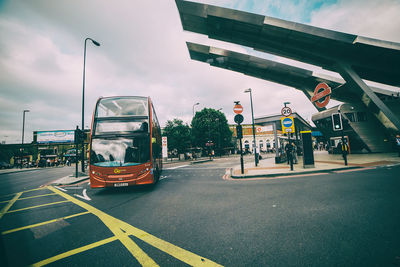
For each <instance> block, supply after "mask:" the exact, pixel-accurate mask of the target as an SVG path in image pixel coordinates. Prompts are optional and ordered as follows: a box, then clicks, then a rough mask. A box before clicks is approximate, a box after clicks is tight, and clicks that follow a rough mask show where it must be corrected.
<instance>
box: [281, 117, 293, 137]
mask: <svg viewBox="0 0 400 267" xmlns="http://www.w3.org/2000/svg"><path fill="white" fill-rule="evenodd" d="M281 124H282V131H283V132H284V133H293V132H294V120H293V117H282V118H281Z"/></svg>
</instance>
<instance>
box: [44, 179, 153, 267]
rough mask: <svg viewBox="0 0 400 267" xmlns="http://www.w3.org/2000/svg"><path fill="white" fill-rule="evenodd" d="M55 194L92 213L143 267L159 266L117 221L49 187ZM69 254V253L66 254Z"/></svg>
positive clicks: (71, 253) (71, 252)
mask: <svg viewBox="0 0 400 267" xmlns="http://www.w3.org/2000/svg"><path fill="white" fill-rule="evenodd" d="M48 188H49V189H50V190H51V191H53V192H54V193H57V194H59V195H60V196H62V197H64V198H65V199H67V200H69V201H71V202H73V203H74V204H76V205H78V206H80V207H82V208H84V209H86V210H87V211H89V212H90V213H92V214H94V215H95V216H97V217H98V218H99V219H100V220H101V221H102V222H103V223H104V224H105V225H106V226H107V227H108V228H109V229H110V230H111V232H113V234H114V235H115V237H116V238H117V239H119V241H120V242H121V243H122V244H123V245H124V246H125V247H126V248H127V249H128V251H129V252H130V253H131V254H132V255H133V256H134V257H135V258H136V259H137V261H138V262H139V263H140V264H141V265H143V266H158V265H157V263H155V262H154V261H153V259H152V258H150V257H149V256H148V255H147V254H146V253H145V252H144V251H143V250H142V249H141V248H140V247H139V246H138V245H136V243H135V242H133V240H132V239H130V238H129V236H128V235H127V234H126V233H124V232H122V230H121V229H120V228H119V227H118V225H117V224H116V219H115V218H113V217H111V216H110V215H108V214H106V213H104V212H102V211H100V210H98V209H96V208H94V207H92V206H90V205H89V204H87V203H85V202H82V201H80V200H77V199H76V198H73V197H71V196H70V195H68V194H66V193H63V192H61V191H60V190H58V189H55V188H54V187H51V186H49V187H48ZM66 253H67V254H68V253H69V252H66ZM73 254H75V253H73V251H70V254H69V255H73Z"/></svg>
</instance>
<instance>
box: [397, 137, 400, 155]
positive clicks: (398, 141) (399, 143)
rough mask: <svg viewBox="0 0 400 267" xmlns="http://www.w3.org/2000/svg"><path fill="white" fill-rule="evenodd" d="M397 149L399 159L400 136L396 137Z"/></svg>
mask: <svg viewBox="0 0 400 267" xmlns="http://www.w3.org/2000/svg"><path fill="white" fill-rule="evenodd" d="M396 149H397V153H399V157H400V135H396Z"/></svg>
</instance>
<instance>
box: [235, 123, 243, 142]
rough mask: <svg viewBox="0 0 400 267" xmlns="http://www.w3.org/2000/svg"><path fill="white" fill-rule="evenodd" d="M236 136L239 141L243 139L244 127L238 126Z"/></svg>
mask: <svg viewBox="0 0 400 267" xmlns="http://www.w3.org/2000/svg"><path fill="white" fill-rule="evenodd" d="M236 135H237V138H238V139H242V138H243V133H242V125H237V126H236Z"/></svg>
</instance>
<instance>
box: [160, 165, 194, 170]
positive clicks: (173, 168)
mask: <svg viewBox="0 0 400 267" xmlns="http://www.w3.org/2000/svg"><path fill="white" fill-rule="evenodd" d="M187 166H189V165H182V166H177V167H171V168H166V169H164V170H175V169H179V168H183V167H187Z"/></svg>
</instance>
